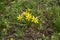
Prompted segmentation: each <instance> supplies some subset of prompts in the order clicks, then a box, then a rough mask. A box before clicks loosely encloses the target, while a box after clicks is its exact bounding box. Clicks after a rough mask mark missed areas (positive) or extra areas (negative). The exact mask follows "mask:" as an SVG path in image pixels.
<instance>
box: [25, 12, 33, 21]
mask: <svg viewBox="0 0 60 40" xmlns="http://www.w3.org/2000/svg"><path fill="white" fill-rule="evenodd" d="M31 18H32V15H31V14H29V13H28V14H27V15H26V19H27V20H28V21H29V20H30V19H31Z"/></svg>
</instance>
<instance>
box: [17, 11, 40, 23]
mask: <svg viewBox="0 0 60 40" xmlns="http://www.w3.org/2000/svg"><path fill="white" fill-rule="evenodd" d="M23 17H25V19H26V20H28V21H31V22H34V23H38V21H39V20H38V18H37V17H35V16H33V15H32V14H31V13H29V12H27V11H25V12H23V13H22V14H21V15H19V16H18V17H17V19H18V20H22V19H24V18H23Z"/></svg>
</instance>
